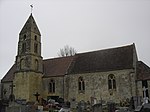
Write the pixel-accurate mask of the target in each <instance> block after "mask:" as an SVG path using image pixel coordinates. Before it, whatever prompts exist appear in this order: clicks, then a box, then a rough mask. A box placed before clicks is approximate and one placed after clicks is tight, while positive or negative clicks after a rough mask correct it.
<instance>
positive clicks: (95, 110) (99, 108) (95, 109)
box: [92, 103, 103, 112]
mask: <svg viewBox="0 0 150 112" xmlns="http://www.w3.org/2000/svg"><path fill="white" fill-rule="evenodd" d="M92 110H93V111H92V112H103V109H102V104H101V103H97V104H95V105H93V106H92Z"/></svg>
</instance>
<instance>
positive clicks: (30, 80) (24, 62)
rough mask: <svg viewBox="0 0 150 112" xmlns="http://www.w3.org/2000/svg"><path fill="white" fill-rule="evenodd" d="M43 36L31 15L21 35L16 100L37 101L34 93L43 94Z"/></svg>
mask: <svg viewBox="0 0 150 112" xmlns="http://www.w3.org/2000/svg"><path fill="white" fill-rule="evenodd" d="M42 60H43V58H42V56H41V34H40V31H39V29H38V27H37V25H36V22H35V20H34V18H33V16H32V13H31V15H30V16H29V18H28V20H27V21H26V23H25V25H24V26H23V28H22V30H21V32H20V33H19V42H18V53H17V56H16V62H15V64H16V72H15V78H14V85H15V88H14V94H15V97H16V99H17V98H21V99H26V100H27V101H35V97H34V95H33V94H34V93H36V92H39V93H40V92H41V80H42V73H43V64H42Z"/></svg>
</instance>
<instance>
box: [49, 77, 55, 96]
mask: <svg viewBox="0 0 150 112" xmlns="http://www.w3.org/2000/svg"><path fill="white" fill-rule="evenodd" d="M49 93H55V81H54V80H53V79H52V80H51V81H50V83H49Z"/></svg>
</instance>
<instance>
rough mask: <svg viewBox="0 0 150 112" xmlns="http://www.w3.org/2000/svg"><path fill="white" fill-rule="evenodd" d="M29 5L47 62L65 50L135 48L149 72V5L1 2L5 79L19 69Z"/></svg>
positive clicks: (146, 0) (125, 0) (120, 0)
mask: <svg viewBox="0 0 150 112" xmlns="http://www.w3.org/2000/svg"><path fill="white" fill-rule="evenodd" d="M30 4H33V6H34V7H33V16H34V18H35V21H36V23H37V25H38V27H39V29H40V32H41V35H42V56H43V58H44V59H47V58H53V57H57V53H58V51H59V49H60V48H63V47H64V46H65V45H69V46H72V47H74V48H75V49H76V50H77V52H87V51H93V50H100V49H107V48H112V47H118V46H124V45H130V44H132V43H135V45H136V50H137V53H138V58H139V60H142V61H143V62H145V63H146V64H147V65H149V66H150V0H0V78H2V77H3V76H4V75H5V74H6V72H7V71H8V70H9V69H10V67H11V66H12V65H13V64H14V63H15V56H16V55H17V43H18V39H19V32H20V30H21V29H22V27H23V25H24V24H25V22H26V20H27V19H28V17H29V15H30V13H31V9H30Z"/></svg>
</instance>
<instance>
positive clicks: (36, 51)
mask: <svg viewBox="0 0 150 112" xmlns="http://www.w3.org/2000/svg"><path fill="white" fill-rule="evenodd" d="M34 53H38V44H37V43H34Z"/></svg>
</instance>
